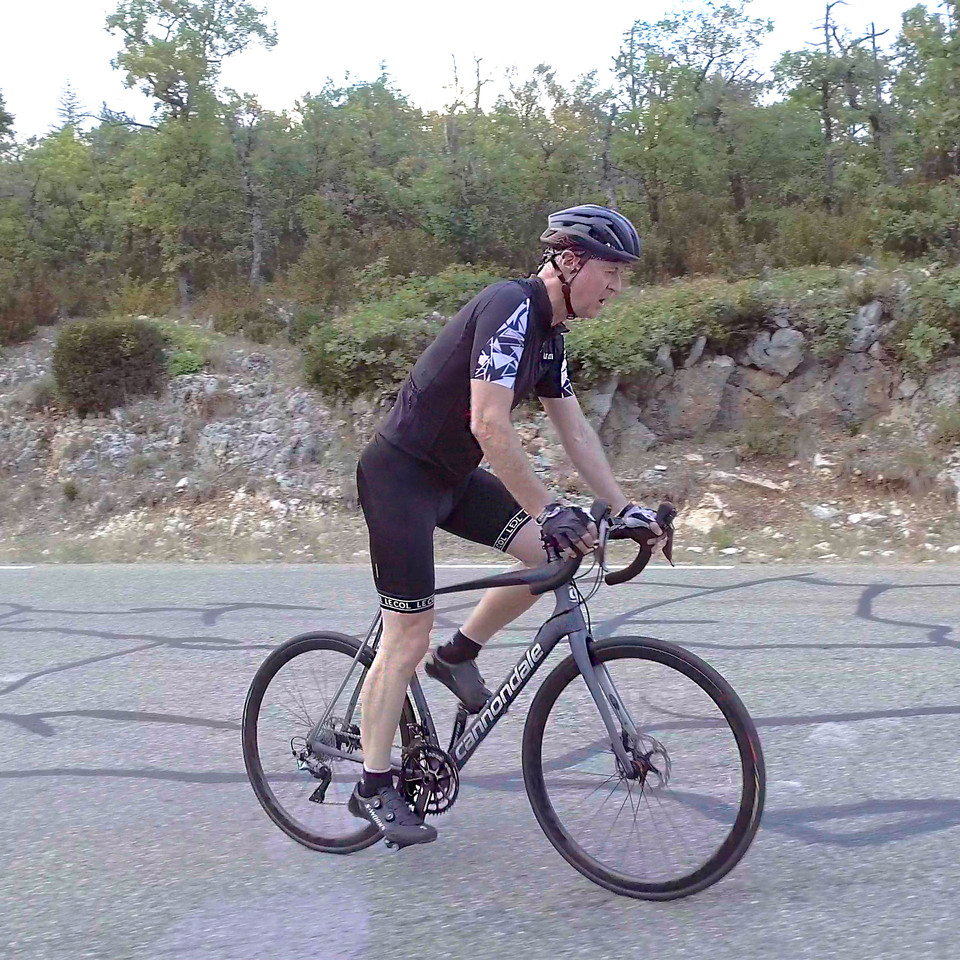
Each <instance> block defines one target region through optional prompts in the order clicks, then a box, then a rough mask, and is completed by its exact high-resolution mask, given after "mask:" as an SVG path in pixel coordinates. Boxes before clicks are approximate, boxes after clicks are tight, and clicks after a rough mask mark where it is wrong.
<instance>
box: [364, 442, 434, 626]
mask: <svg viewBox="0 0 960 960" xmlns="http://www.w3.org/2000/svg"><path fill="white" fill-rule="evenodd" d="M384 446H386V445H384ZM357 486H358V490H359V494H360V506H361V508H362V510H363V516H364V519H365V520H366V522H367V530H368V531H369V534H370V562H371V564H372V566H373V579H374V582H375V583H376V585H377V592H378V593H379V594H380V606H381V607H383V609H384V610H393V611H397V612H399V613H405V614H412V613H420V612H423V611H426V610H431V609H432V608H433V593H434V576H435V574H434V564H433V533H434V530H435V529H436V525H437V514H438V510H439V507H438V502H439V501H440V500H442V498H443V491H442V490H439V489H437V488H436V485H435V484H431V483H429V482H428V478H426V477H425V476H424V475H422V470H421V469H420V468H419V466H418V465H417V464H416V462H415V461H411V460H410V458H408V457H406V456H404V455H403V454H400V453H399V452H398V453H397V454H394V453H393V451H392V448H389V447H387V448H386V449H383V448H382V447H381V448H377V447H375V446H373V445H371V447H368V448H367V450H365V451H364V454H363V456H362V457H361V459H360V469H359V470H358V472H357Z"/></svg>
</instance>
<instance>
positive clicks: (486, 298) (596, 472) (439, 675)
mask: <svg viewBox="0 0 960 960" xmlns="http://www.w3.org/2000/svg"><path fill="white" fill-rule="evenodd" d="M540 239H541V242H542V243H543V244H544V245H545V247H546V250H545V252H544V255H543V259H542V261H541V265H540V269H539V272H538V273H537V274H536V275H535V276H531V277H529V278H527V279H522V280H511V281H504V282H501V283H495V284H493V285H492V286H489V287H487V288H486V289H485V290H483V291H482V292H481V293H479V294H478V295H477V296H476V297H474V298H473V299H472V300H471V301H470V302H469V303H468V304H467V305H466V306H465V307H463V308H462V309H461V310H460V311H459V312H458V313H457V314H456V316H454V317H453V318H452V319H451V320H450V321H449V322H448V323H447V325H446V326H445V327H444V328H443V330H442V331H441V332H440V334H439V335H438V336H437V338H436V340H434V342H433V343H432V344H431V345H430V346H429V347H427V349H426V350H425V351H424V353H423V354H422V356H421V357H420V359H419V360H418V361H417V363H416V365H415V366H414V367H413V370H412V371H411V373H410V376H409V377H408V378H407V380H406V382H405V383H404V384H403V387H402V388H401V390H400V393H399V395H398V397H397V401H396V404H395V405H394V407H393V409H392V410H391V412H390V413H389V414H388V416H387V417H386V419H385V420H384V421H383V423H382V424H381V425H380V427H379V429H378V431H377V434H376V436H375V437H374V439H373V440H372V441H371V442H370V444H369V445H368V446H367V447H366V449H365V450H364V451H363V453H362V455H361V457H360V462H359V465H358V468H357V485H358V490H359V496H360V505H361V507H362V509H363V514H364V518H365V519H366V522H367V526H368V528H369V534H370V559H371V562H372V564H373V576H374V580H375V582H376V586H377V590H378V592H379V594H380V604H381V607H382V608H383V635H382V638H381V641H380V646H379V649H378V651H377V655H376V658H375V659H374V662H373V665H372V667H371V668H370V671H369V673H368V674H367V677H366V680H365V682H364V685H363V690H362V694H361V701H362V713H361V742H362V745H363V757H364V763H363V776H362V779H361V780H360V782H359V783H358V784H357V786H356V787H355V788H354V791H353V793H352V795H351V797H350V802H349V805H348V806H349V810H350V812H351V813H352V814H354V816H357V817H363V818H365V819H367V820H369V821H370V822H371V823H373V824H374V825H375V826H376V827H378V829H379V830H380V831H381V833H382V834H383V835H384V837H385V838H386V839H388V840H392V841H394V842H395V843H397V844H398V845H401V846H405V845H408V844H412V843H424V842H427V841H430V840H434V839H436V835H437V832H436V830H435V829H434V828H433V827H432V826H430V825H428V824H425V823H423V821H422V819H421V818H420V817H419V816H418V815H417V814H416V812H415V811H414V810H413V809H412V808H411V807H410V806H409V805H408V804H407V803H406V802H405V801H404V799H403V797H402V796H401V795H400V793H399V792H398V791H397V789H396V787H395V785H394V783H393V776H392V774H391V772H390V749H391V745H392V743H393V739H394V736H395V734H396V731H397V726H398V723H399V720H400V712H401V709H402V705H403V700H404V696H405V694H406V690H407V685H408V683H409V681H410V678H411V677H412V676H413V673H414V671H415V670H416V667H417V665H418V664H419V663H420V662H421V660H422V659H423V657H424V656H425V655H426V654H427V652H428V651H429V647H430V630H431V628H432V626H433V603H434V561H433V536H434V530H435V529H436V528H437V527H440V528H441V529H443V530H447V531H449V532H450V533H453V534H455V535H457V536H460V537H463V538H464V539H466V540H470V541H473V542H475V543H482V544H486V545H488V546H492V547H496V548H497V549H499V550H502V551H504V552H505V553H508V554H510V555H511V556H513V557H515V558H516V559H517V560H519V561H520V562H521V563H522V564H524V565H526V566H537V565H539V564H541V563H543V562H544V552H543V541H544V540H546V541H550V542H552V543H553V544H554V545H555V546H556V547H557V548H558V549H560V550H561V551H563V552H566V553H568V554H571V553H572V552H574V551H575V552H577V553H580V554H585V553H587V552H588V551H590V550H591V549H592V548H593V546H594V542H595V537H596V535H597V531H596V527H595V526H594V524H593V522H592V520H591V518H590V517H589V516H588V515H587V514H586V513H585V512H584V511H583V510H581V509H580V508H579V507H576V506H573V505H570V504H564V503H560V502H557V501H555V500H554V499H553V497H552V496H551V494H550V492H549V490H548V489H547V487H546V486H545V485H544V484H543V483H542V482H541V481H540V479H539V478H538V477H537V475H536V473H534V471H533V468H532V467H531V465H530V462H529V460H528V459H527V457H526V455H525V454H524V451H523V448H522V446H521V444H520V440H519V437H518V436H517V433H516V432H515V430H514V427H513V424H512V421H511V411H512V410H513V408H514V407H516V406H517V405H518V404H519V403H520V402H521V401H522V400H524V399H526V398H528V397H531V396H533V395H534V394H535V395H536V396H537V397H538V398H539V399H540V401H541V403H542V404H543V407H544V409H545V410H546V412H547V415H548V417H549V418H550V420H551V422H552V424H553V426H554V428H555V429H556V431H557V433H558V435H559V438H560V441H561V443H562V445H563V448H564V450H565V451H566V453H567V455H568V456H569V458H570V460H571V461H572V462H573V464H574V466H575V467H576V468H577V471H578V473H579V474H580V476H581V477H582V478H583V480H584V481H585V483H586V484H587V485H588V486H589V487H590V488H591V489H592V490H593V492H594V493H595V494H596V496H598V497H602V498H603V499H605V500H607V501H608V502H609V503H610V505H611V507H612V509H613V511H614V513H617V514H618V515H619V516H620V517H622V518H624V519H626V520H627V521H628V522H630V523H631V525H635V526H638V527H640V526H642V527H647V528H649V529H650V530H651V531H652V532H653V533H654V534H655V535H656V536H657V537H659V536H660V535H661V530H660V528H659V526H657V524H656V520H655V516H656V515H655V513H654V512H653V511H650V510H646V509H644V508H642V507H638V506H636V505H634V504H631V503H629V502H628V501H627V498H626V497H625V496H624V494H623V492H622V491H621V490H620V487H619V486H618V484H617V482H616V480H615V479H614V476H613V472H612V470H611V469H610V466H609V464H608V462H607V459H606V457H605V456H604V453H603V450H602V448H601V446H600V441H599V439H598V437H597V435H596V433H595V432H594V430H593V429H592V428H591V427H590V426H589V424H588V423H587V421H586V419H585V418H584V415H583V413H582V412H581V409H580V406H579V404H578V403H577V399H576V397H575V396H574V393H573V388H572V387H571V385H570V379H569V377H568V375H567V362H566V359H565V356H564V342H563V335H564V333H565V332H566V330H567V328H566V326H564V322H565V321H571V320H574V319H576V318H577V317H595V316H596V315H597V314H598V313H599V312H600V310H601V309H602V308H603V306H604V305H605V304H606V303H607V302H608V301H609V300H610V299H611V298H613V297H615V296H616V295H617V294H618V293H619V292H620V288H621V285H622V283H623V272H624V270H625V269H626V268H627V267H628V266H629V264H631V263H633V262H634V261H636V260H637V259H638V258H639V255H640V238H639V236H638V235H637V231H636V230H635V229H634V227H633V224H631V223H630V221H629V220H627V219H626V217H623V216H622V215H621V214H619V213H616V212H615V211H613V210H610V209H607V208H606V207H601V206H597V205H595V204H583V205H580V206H575V207H571V208H569V209H566V210H560V211H558V212H557V213H553V214H551V215H550V216H549V218H548V222H547V229H546V231H544V233H543V234H542V236H541V237H540ZM484 456H486V458H487V460H488V462H489V464H490V466H491V467H492V468H493V471H494V473H489V472H487V471H485V470H481V469H479V464H480V462H481V460H482V459H483V457H484ZM494 474H495V476H494ZM536 599H537V598H536V597H534V596H533V595H532V594H531V593H530V590H529V589H528V588H527V587H524V586H519V587H501V588H499V589H495V590H490V591H488V592H487V593H486V594H485V595H484V596H483V598H482V599H481V601H480V603H479V604H478V606H477V607H476V609H475V610H474V611H473V613H472V614H471V615H470V616H469V617H468V618H467V620H466V622H465V623H464V624H463V626H462V627H461V629H460V630H458V631H457V632H456V633H455V634H454V636H453V638H452V639H451V640H450V641H449V642H448V643H446V644H444V645H442V646H439V647H438V648H437V649H436V650H435V651H434V652H433V654H432V656H431V658H430V660H429V661H428V662H427V663H426V665H425V669H426V671H427V673H428V674H429V675H430V676H431V677H433V678H435V679H437V680H439V681H440V682H441V683H443V684H444V685H445V686H447V687H448V688H449V689H450V690H452V691H453V693H454V694H456V696H457V697H458V698H459V699H460V701H461V702H462V703H463V704H464V705H465V706H466V708H467V709H468V710H469V711H470V712H473V713H475V712H478V711H479V710H480V709H482V707H483V705H484V703H485V702H486V700H487V699H488V697H489V696H490V691H489V690H487V688H486V687H485V686H484V681H483V678H482V676H481V675H480V672H479V670H478V669H477V665H476V657H477V654H478V653H479V652H480V650H481V649H482V647H483V644H484V643H486V642H487V641H488V640H489V639H490V638H491V637H492V636H493V635H494V634H495V633H496V632H497V631H498V630H500V629H501V628H502V627H504V626H506V625H507V624H508V623H510V622H511V621H512V620H514V619H516V618H517V617H518V616H520V614H522V613H523V612H524V611H525V610H527V609H528V608H529V607H531V606H532V605H533V603H534V602H535V601H536Z"/></svg>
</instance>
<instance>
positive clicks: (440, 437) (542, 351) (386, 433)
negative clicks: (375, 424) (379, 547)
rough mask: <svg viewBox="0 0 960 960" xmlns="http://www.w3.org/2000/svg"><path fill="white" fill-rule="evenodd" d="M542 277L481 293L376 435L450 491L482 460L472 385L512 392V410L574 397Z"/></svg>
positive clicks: (413, 376)
mask: <svg viewBox="0 0 960 960" xmlns="http://www.w3.org/2000/svg"><path fill="white" fill-rule="evenodd" d="M552 319H553V308H552V306H551V304H550V298H549V297H548V296H547V290H546V287H545V286H544V285H543V281H542V280H540V279H539V278H537V277H531V278H530V279H525V280H507V281H503V282H501V283H495V284H493V285H492V286H489V287H487V288H486V289H485V290H482V291H481V292H480V293H479V294H477V296H475V297H474V298H473V299H472V300H471V301H470V302H469V303H468V304H467V305H466V306H465V307H463V309H462V310H460V311H459V312H458V313H457V314H456V315H455V316H454V317H453V318H452V319H451V320H450V321H449V322H448V323H447V325H446V326H445V327H444V328H443V330H442V331H441V332H440V334H439V335H438V336H437V339H436V340H434V341H433V343H432V344H430V346H429V347H427V349H426V350H425V351H424V352H423V354H422V355H421V357H420V359H419V360H418V361H417V363H416V365H415V366H414V368H413V370H412V371H411V373H410V376H409V377H408V378H407V380H406V382H405V383H404V384H403V387H402V388H401V390H400V393H399V395H398V397H397V402H396V404H395V405H394V407H393V409H392V410H391V411H390V413H389V414H388V416H387V418H386V419H385V420H384V422H383V423H382V424H381V426H380V429H379V431H378V433H379V434H380V436H382V437H383V438H384V439H385V440H387V441H389V442H390V443H391V444H393V445H394V446H396V447H399V448H400V449H401V450H403V451H405V452H406V453H408V454H410V456H412V457H414V458H415V459H417V460H420V461H422V462H424V463H427V464H429V465H430V466H432V467H434V468H435V469H436V470H438V471H439V473H440V475H441V476H445V477H446V478H447V480H449V481H450V482H451V483H459V482H461V481H463V480H465V479H466V478H467V477H468V476H469V475H470V474H471V473H472V472H473V470H474V469H476V467H477V465H478V464H479V463H480V461H481V460H482V459H483V453H482V451H481V450H480V445H479V444H478V443H477V441H476V438H475V437H474V436H473V433H472V432H471V430H470V381H471V380H487V381H490V382H491V383H499V384H502V385H503V386H505V387H509V388H510V389H511V390H513V392H514V395H513V404H512V406H514V407H515V406H517V404H519V403H521V402H522V401H523V400H525V399H527V398H529V397H531V396H533V395H534V394H536V396H538V397H572V396H573V389H572V387H571V386H570V379H569V377H568V376H567V362H566V357H565V355H564V343H563V334H564V333H565V332H566V327H564V326H563V325H562V324H560V325H558V326H551V322H552Z"/></svg>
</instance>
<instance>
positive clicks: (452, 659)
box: [439, 630, 483, 663]
mask: <svg viewBox="0 0 960 960" xmlns="http://www.w3.org/2000/svg"><path fill="white" fill-rule="evenodd" d="M482 649H483V647H482V646H480V644H479V643H475V642H474V641H473V640H471V639H470V638H469V637H465V636H464V635H463V634H462V633H461V632H460V631H459V630H458V631H457V632H456V633H455V634H454V635H453V639H452V640H451V641H450V642H449V643H445V644H444V645H443V646H442V647H441V648H440V651H439V653H440V656H441V657H443V659H444V660H445V661H446V662H447V663H464V662H466V661H467V660H476V659H477V654H478V653H480V651H481V650H482Z"/></svg>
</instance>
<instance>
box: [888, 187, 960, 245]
mask: <svg viewBox="0 0 960 960" xmlns="http://www.w3.org/2000/svg"><path fill="white" fill-rule="evenodd" d="M873 239H874V241H875V242H876V243H878V244H879V245H880V246H881V247H883V249H884V250H888V251H890V252H891V253H896V254H898V255H900V256H903V257H905V258H908V259H916V258H918V257H923V256H926V255H928V254H931V253H936V252H938V251H945V252H948V253H951V254H956V253H957V252H958V250H960V178H954V179H953V180H952V181H949V182H947V183H941V184H937V185H935V186H932V187H931V186H930V185H929V184H914V185H911V186H907V187H900V188H897V189H889V190H887V191H886V193H885V195H884V197H883V210H882V213H881V215H880V220H879V223H878V225H877V228H876V231H875V233H874V237H873Z"/></svg>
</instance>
